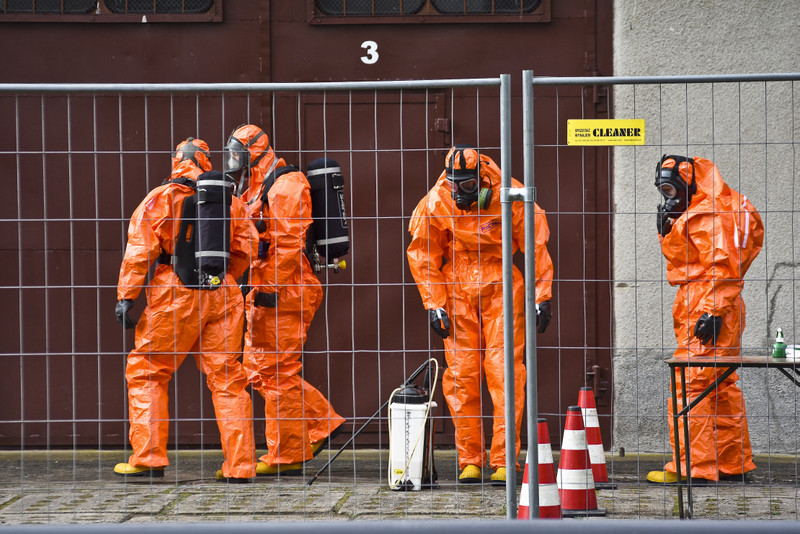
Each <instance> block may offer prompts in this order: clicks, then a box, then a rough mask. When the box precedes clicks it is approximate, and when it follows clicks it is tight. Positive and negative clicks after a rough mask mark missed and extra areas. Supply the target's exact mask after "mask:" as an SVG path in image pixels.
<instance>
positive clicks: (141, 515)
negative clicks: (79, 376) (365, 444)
mask: <svg viewBox="0 0 800 534" xmlns="http://www.w3.org/2000/svg"><path fill="white" fill-rule="evenodd" d="M334 452H335V451H334ZM326 454H330V453H322V454H321V455H320V456H318V457H317V458H315V459H314V460H312V461H310V462H308V464H307V466H308V468H307V471H306V474H305V476H301V477H297V476H295V477H280V478H272V477H269V478H259V479H257V480H256V481H255V482H254V483H252V484H244V485H243V484H225V483H220V482H217V481H216V480H215V479H214V474H215V472H216V470H217V469H218V468H219V465H220V463H221V461H222V455H221V453H220V452H219V451H216V450H211V451H209V450H206V451H180V452H178V453H173V454H171V465H170V467H169V468H167V471H166V476H165V478H163V479H154V480H153V481H150V480H147V481H144V480H141V479H130V478H129V479H127V480H126V479H123V478H121V477H118V476H116V475H114V474H113V472H112V469H113V466H114V464H115V463H117V462H119V461H124V460H125V454H124V452H123V451H112V452H98V451H49V452H48V451H28V452H24V453H20V452H8V451H5V452H0V473H2V477H0V524H7V525H9V524H11V525H20V524H42V523H50V524H69V523H79V524H83V523H106V524H108V523H142V522H147V523H150V522H213V521H228V522H239V521H309V520H315V521H316V520H323V521H332V520H376V519H377V520H396V519H481V520H485V519H503V518H505V517H506V493H505V491H504V489H502V488H496V487H492V486H490V485H489V484H488V475H489V474H490V473H489V472H488V471H487V472H486V473H484V476H485V477H486V481H485V482H486V484H484V485H472V486H464V485H458V484H456V483H455V480H456V464H455V454H454V452H452V451H446V450H442V451H438V450H437V451H436V468H437V471H438V473H439V487H438V488H435V489H428V490H423V491H420V492H395V491H391V490H389V489H388V486H387V484H386V466H387V464H386V459H387V456H386V454H385V453H383V454H382V453H379V452H378V451H375V450H359V451H352V450H348V451H345V452H344V453H342V454H341V456H339V457H338V458H337V459H336V461H335V462H334V463H333V464H331V466H330V469H329V470H328V471H327V472H326V473H324V474H323V475H322V476H320V478H319V479H318V480H317V481H316V482H315V483H314V484H313V485H311V486H309V485H307V483H306V482H307V481H308V480H310V479H311V477H313V475H314V474H316V473H317V471H318V470H319V469H320V468H321V467H322V466H323V465H324V464H325V462H327V460H328V457H327V456H326ZM555 462H556V465H558V455H557V454H556V460H555ZM756 463H757V464H758V465H759V468H758V469H757V470H756V472H755V473H754V474H753V475H752V476H751V477H750V481H749V482H748V483H746V484H742V483H739V484H733V483H729V484H720V485H713V486H705V487H699V486H698V487H694V512H695V517H696V518H704V519H772V520H774V519H781V520H793V521H797V520H798V519H800V509H798V497H799V496H800V495H799V493H800V491H799V488H800V465H798V463H797V460H796V459H795V458H775V457H772V458H770V459H767V458H763V457H762V458H756ZM661 465H662V459H661V457H656V456H633V457H632V456H629V455H628V456H626V457H624V458H619V457H611V456H609V457H608V460H607V468H608V471H609V473H610V475H611V478H612V479H613V481H614V482H615V483H616V484H617V488H616V489H613V490H610V489H609V490H598V491H597V499H598V507H600V508H605V509H606V516H605V517H606V518H612V519H676V518H677V517H678V507H677V492H676V489H675V488H674V487H666V488H665V487H657V486H654V485H651V484H648V483H647V482H643V481H642V480H643V479H644V475H645V474H646V473H647V471H649V470H651V469H657V468H660V466H661ZM520 478H521V477H520ZM520 482H521V481H520ZM592 520H594V519H592ZM798 529H800V527H798Z"/></svg>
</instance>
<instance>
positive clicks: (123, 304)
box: [114, 299, 138, 328]
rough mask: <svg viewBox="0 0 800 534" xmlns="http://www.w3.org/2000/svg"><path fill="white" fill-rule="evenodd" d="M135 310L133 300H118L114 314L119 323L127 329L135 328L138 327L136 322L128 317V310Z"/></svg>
mask: <svg viewBox="0 0 800 534" xmlns="http://www.w3.org/2000/svg"><path fill="white" fill-rule="evenodd" d="M131 308H133V301H132V300H131V299H124V300H118V301H117V305H116V306H115V307H114V314H115V315H116V316H117V322H118V323H119V324H121V325H122V326H124V327H125V328H133V327H134V326H136V322H137V321H138V319H137V320H136V321H133V320H132V319H131V318H130V317H128V310H130V309H131Z"/></svg>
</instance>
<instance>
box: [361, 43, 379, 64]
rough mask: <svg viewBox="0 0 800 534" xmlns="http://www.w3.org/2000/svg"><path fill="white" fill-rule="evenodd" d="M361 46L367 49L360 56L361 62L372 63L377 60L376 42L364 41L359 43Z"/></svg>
mask: <svg viewBox="0 0 800 534" xmlns="http://www.w3.org/2000/svg"><path fill="white" fill-rule="evenodd" d="M361 48H363V49H364V50H366V51H367V55H365V56H361V62H362V63H365V64H367V65H372V64H373V63H377V62H378V57H379V56H378V43H376V42H375V41H364V42H363V43H361Z"/></svg>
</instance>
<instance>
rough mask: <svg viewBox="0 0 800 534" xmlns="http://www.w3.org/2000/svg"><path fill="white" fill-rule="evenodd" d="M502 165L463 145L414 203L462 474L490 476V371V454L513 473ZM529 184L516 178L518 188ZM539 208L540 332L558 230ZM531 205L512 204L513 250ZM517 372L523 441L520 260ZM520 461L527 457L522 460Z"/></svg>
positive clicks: (415, 241) (422, 271)
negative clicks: (484, 401) (487, 436)
mask: <svg viewBox="0 0 800 534" xmlns="http://www.w3.org/2000/svg"><path fill="white" fill-rule="evenodd" d="M500 178H501V177H500V168H499V167H498V166H497V164H496V163H495V162H494V161H493V160H492V159H491V158H489V157H488V156H486V155H485V154H480V153H479V152H478V150H477V149H475V148H473V147H471V146H469V145H457V146H455V147H453V148H451V149H450V151H449V152H448V154H447V156H446V158H445V170H444V172H442V174H441V175H440V176H439V178H438V180H437V181H436V183H435V184H434V186H433V187H432V188H431V190H430V191H429V192H428V194H427V195H426V196H425V197H424V198H423V199H422V200H421V201H420V202H419V204H418V205H417V207H416V208H415V209H414V213H413V215H412V216H411V222H410V223H409V232H410V233H411V243H410V245H409V247H408V251H407V255H408V263H409V267H410V269H411V274H412V275H413V276H414V279H415V281H416V283H417V286H418V288H419V291H420V294H421V296H422V302H423V305H424V307H425V309H426V310H428V314H429V320H430V324H431V327H432V328H433V330H434V332H435V333H436V334H438V335H440V336H441V337H442V338H444V348H445V357H446V360H447V369H446V370H445V372H444V375H443V377H442V389H443V392H444V396H445V399H446V400H447V405H448V407H449V409H450V415H451V416H452V418H453V422H454V424H455V431H456V432H455V433H456V436H455V440H456V449H457V451H458V463H459V469H461V473H460V474H459V482H462V483H475V482H480V481H481V480H482V472H481V468H482V467H483V466H484V464H485V460H486V453H485V449H484V444H485V440H484V432H483V423H482V417H481V376H483V375H485V376H486V382H487V385H488V389H489V393H490V395H491V398H492V404H493V407H494V414H493V425H492V427H493V428H492V431H493V434H492V444H491V449H490V452H489V463H490V466H491V468H492V469H493V470H494V473H493V474H492V475H491V482H492V483H493V484H495V485H504V484H505V479H506V468H505V465H506V444H505V417H504V414H505V402H506V399H505V398H504V364H503V359H504V358H503V347H504V343H503V306H502V302H503V298H502V297H503V285H502V282H503V272H502V236H501V220H500V202H498V201H494V202H493V201H492V197H493V196H495V197H496V196H497V195H496V193H497V191H498V190H499V187H500ZM521 186H522V184H521V183H520V182H518V181H517V180H514V179H513V178H512V187H521ZM534 206H535V213H536V250H535V252H534V253H535V258H536V278H537V279H536V302H537V317H536V322H537V325H538V328H537V331H538V332H544V331H545V329H546V328H547V325H548V324H549V322H550V318H551V315H552V313H551V308H550V300H551V294H552V281H553V262H552V260H551V259H550V254H549V253H548V252H547V242H548V239H549V237H550V230H549V227H548V225H547V219H546V218H545V212H544V211H543V210H542V209H541V208H539V206H538V205H536V204H534ZM524 229H525V225H524V206H523V205H522V204H521V203H517V204H514V205H513V230H512V233H513V238H514V250H515V251H516V250H517V249H522V251H523V252H525V250H524V246H525V240H524ZM513 286H514V373H515V377H516V378H515V388H516V389H515V391H516V399H514V401H515V414H516V431H517V432H516V450H517V454H519V448H520V439H519V431H520V426H521V424H522V412H523V408H524V406H525V376H526V372H525V365H524V364H523V356H524V351H525V309H524V285H523V279H522V274H521V273H520V271H519V269H517V268H516V267H514V282H513ZM517 467H518V468H519V466H517Z"/></svg>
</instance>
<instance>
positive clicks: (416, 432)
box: [389, 385, 436, 491]
mask: <svg viewBox="0 0 800 534" xmlns="http://www.w3.org/2000/svg"><path fill="white" fill-rule="evenodd" d="M429 405H430V406H431V407H435V406H436V403H435V402H429V400H428V393H427V392H426V391H425V390H424V389H422V388H421V387H419V386H416V385H406V386H404V387H403V388H402V389H401V390H400V391H398V392H397V393H395V394H394V396H393V397H392V402H391V403H390V404H389V417H390V420H391V425H392V428H391V435H390V440H389V451H390V458H389V461H390V466H389V473H390V476H389V486H390V487H391V488H392V489H396V490H409V489H410V490H413V491H419V490H421V489H422V479H423V475H424V474H426V473H425V471H426V469H427V468H429V466H428V465H426V464H427V462H426V457H427V455H428V452H429V451H428V446H429V439H428V438H429V436H428V434H429V431H428V428H429V427H428V425H427V424H426V423H427V421H428V417H427V415H428V408H429Z"/></svg>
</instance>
